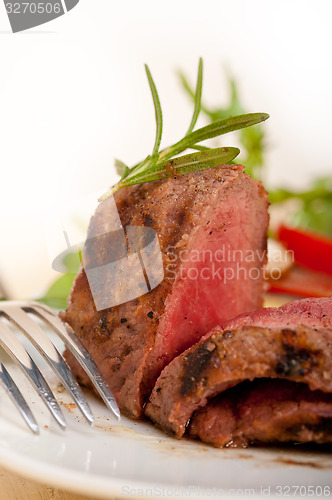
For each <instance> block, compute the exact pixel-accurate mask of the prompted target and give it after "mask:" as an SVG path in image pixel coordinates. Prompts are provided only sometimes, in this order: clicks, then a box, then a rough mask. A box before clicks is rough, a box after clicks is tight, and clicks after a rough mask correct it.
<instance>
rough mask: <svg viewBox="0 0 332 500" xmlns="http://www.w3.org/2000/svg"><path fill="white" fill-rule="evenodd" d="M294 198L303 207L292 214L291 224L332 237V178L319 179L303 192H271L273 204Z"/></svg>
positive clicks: (278, 190)
mask: <svg viewBox="0 0 332 500" xmlns="http://www.w3.org/2000/svg"><path fill="white" fill-rule="evenodd" d="M292 198H294V199H297V200H300V201H301V207H300V208H299V209H298V210H296V211H295V212H294V213H292V214H290V216H289V219H288V222H289V223H292V224H294V225H295V226H300V227H304V228H308V229H311V230H313V231H317V232H319V233H322V234H326V235H328V236H332V177H322V178H318V179H316V180H314V181H313V183H312V186H311V188H310V189H308V190H306V191H302V192H297V191H290V190H288V189H276V190H272V191H270V201H271V203H281V202H284V201H286V200H289V199H292Z"/></svg>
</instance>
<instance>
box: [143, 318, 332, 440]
mask: <svg viewBox="0 0 332 500" xmlns="http://www.w3.org/2000/svg"><path fill="white" fill-rule="evenodd" d="M262 377H264V378H271V377H272V378H285V379H288V380H291V381H294V382H303V383H306V384H308V386H309V388H310V389H311V390H320V391H323V392H328V393H331V392H332V331H325V332H318V331H317V330H314V329H311V328H306V327H299V328H297V329H296V330H292V329H287V328H272V329H268V328H260V327H250V326H245V327H242V328H239V329H237V330H229V331H225V332H223V331H218V330H215V331H214V332H213V333H212V334H211V336H209V337H208V338H206V339H205V340H201V341H200V342H199V343H198V344H196V345H195V346H193V347H192V348H190V349H188V350H187V351H186V352H184V353H183V354H182V355H180V356H178V357H177V358H176V359H174V360H173V361H172V363H170V364H169V365H168V366H167V367H166V368H165V369H164V370H163V372H162V373H161V375H160V377H159V378H158V380H157V382H156V385H155V387H154V390H153V392H152V394H151V396H150V400H149V403H148V405H147V407H146V415H147V416H148V417H150V418H151V419H152V420H153V422H154V423H155V424H156V425H158V426H159V427H161V428H162V429H163V430H164V431H166V432H168V433H170V434H173V435H175V436H176V437H178V438H179V437H181V436H183V434H184V432H185V430H186V427H187V424H188V422H189V420H190V418H191V416H192V414H193V413H194V411H195V410H197V409H198V408H199V407H202V406H205V405H206V403H207V401H208V399H210V398H211V397H213V396H216V395H217V394H219V393H221V392H223V391H225V390H226V389H228V388H230V387H232V386H234V385H237V384H238V383H239V382H241V381H244V380H253V379H255V378H262Z"/></svg>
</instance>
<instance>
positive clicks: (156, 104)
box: [145, 64, 163, 156]
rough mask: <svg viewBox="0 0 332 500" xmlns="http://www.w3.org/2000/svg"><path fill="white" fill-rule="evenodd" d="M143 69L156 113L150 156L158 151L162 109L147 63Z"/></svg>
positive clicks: (161, 128)
mask: <svg viewBox="0 0 332 500" xmlns="http://www.w3.org/2000/svg"><path fill="white" fill-rule="evenodd" d="M145 71H146V75H147V77H148V81H149V85H150V90H151V94H152V99H153V104H154V110H155V115H156V140H155V143H154V147H153V151H152V156H154V155H155V154H156V153H158V151H159V146H160V142H161V136H162V133H163V115H162V111H161V106H160V100H159V96H158V92H157V89H156V86H155V83H154V81H153V78H152V76H151V73H150V70H149V67H148V65H147V64H146V65H145Z"/></svg>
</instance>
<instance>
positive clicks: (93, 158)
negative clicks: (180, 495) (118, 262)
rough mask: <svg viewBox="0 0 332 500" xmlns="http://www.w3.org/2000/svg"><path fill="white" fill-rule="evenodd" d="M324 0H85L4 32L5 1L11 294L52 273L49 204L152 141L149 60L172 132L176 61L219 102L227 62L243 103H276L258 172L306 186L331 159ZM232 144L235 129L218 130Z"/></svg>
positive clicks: (182, 103) (185, 104) (179, 125)
mask: <svg viewBox="0 0 332 500" xmlns="http://www.w3.org/2000/svg"><path fill="white" fill-rule="evenodd" d="M1 9H2V10H1ZM331 19H332V2H331V1H330V0H315V1H305V0H278V1H270V2H266V1H265V0H251V1H250V2H249V1H247V0H205V2H202V1H196V0H190V1H189V0H182V1H178V0H177V1H174V0H168V2H156V1H155V0H151V1H150V0H140V1H139V2H138V1H132V0H131V1H127V2H115V1H111V0H81V1H80V3H79V4H78V6H77V7H76V8H75V9H73V10H72V11H70V12H69V13H68V14H67V15H65V16H63V17H60V18H58V19H57V20H55V21H52V22H51V23H48V24H45V25H43V26H40V27H37V28H35V29H33V30H30V31H27V32H22V33H18V34H12V33H11V32H10V28H9V22H8V20H7V18H6V14H5V11H4V7H3V5H2V4H1V6H0V30H1V32H0V64H1V79H0V111H1V114H0V128H1V133H0V138H1V139H0V140H1V145H0V165H1V180H0V186H1V195H0V230H1V245H0V278H1V282H2V283H3V284H4V285H5V287H6V289H7V292H8V294H9V295H10V296H11V297H32V296H34V295H35V294H38V293H39V292H41V291H42V290H43V289H44V288H45V287H46V286H47V285H48V284H49V283H50V282H51V281H52V279H54V277H55V275H56V273H55V272H54V271H52V269H51V265H50V262H49V258H48V254H47V250H46V244H45V241H44V228H43V220H44V217H45V214H46V213H47V211H48V210H50V209H51V207H52V206H53V207H54V206H56V207H61V206H63V205H64V204H65V203H66V202H68V201H70V200H73V199H76V198H78V197H82V196H84V195H88V194H89V193H91V192H95V191H105V189H106V188H107V187H108V186H109V185H110V184H112V182H113V181H114V178H115V177H114V176H115V174H114V168H113V158H114V157H118V158H120V159H122V160H123V161H125V162H127V163H129V164H130V163H133V162H136V161H137V160H139V159H141V158H143V157H145V156H146V155H147V154H148V153H149V152H150V151H151V148H152V146H153V142H154V126H155V125H154V111H153V105H152V100H151V96H150V92H149V88H148V84H147V81H146V76H145V72H144V66H143V65H144V63H145V62H146V63H148V64H149V67H150V70H151V72H152V75H153V77H154V79H155V82H156V85H157V88H158V91H159V94H160V99H161V104H162V108H163V112H164V136H163V137H164V139H163V144H164V145H167V144H169V143H170V142H171V141H175V140H177V139H179V138H180V137H182V135H183V133H184V132H185V131H186V129H187V127H188V124H189V121H190V119H191V113H192V103H191V102H190V100H189V99H188V98H187V96H186V95H185V94H184V92H183V90H182V88H181V86H180V84H179V80H178V78H177V76H176V71H177V70H178V69H179V68H181V69H182V70H184V71H185V72H186V73H187V75H188V77H190V79H191V81H192V82H193V83H194V81H195V77H196V71H197V64H198V58H199V57H200V56H202V57H203V59H204V64H205V71H204V87H203V99H204V100H205V101H206V102H208V103H210V104H212V105H218V104H221V105H222V104H226V103H227V102H228V97H229V96H228V92H227V91H228V87H227V81H226V78H225V73H224V68H225V67H228V68H229V69H230V70H231V73H232V74H233V75H234V76H235V77H236V79H237V81H238V82H239V90H240V95H241V97H242V101H243V103H244V105H245V107H246V109H247V111H248V112H255V111H264V112H268V113H270V115H271V118H270V119H269V120H268V122H266V123H265V125H264V126H265V127H266V132H267V135H268V147H269V150H268V151H269V153H268V158H267V169H268V175H267V181H268V183H269V184H274V185H276V184H278V185H280V184H283V185H284V184H286V183H287V184H290V185H292V186H299V187H302V186H304V185H306V184H307V183H309V182H310V179H311V178H312V177H313V176H314V175H318V174H320V173H321V174H324V173H327V172H329V173H330V172H331V166H332V149H331V133H332V124H331V120H330V116H332V99H331V89H332V71H331V49H332V30H331ZM227 145H230V146H231V145H233V144H232V137H231V136H230V137H229V139H227Z"/></svg>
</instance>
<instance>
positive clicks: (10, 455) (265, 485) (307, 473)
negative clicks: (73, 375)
mask: <svg viewBox="0 0 332 500" xmlns="http://www.w3.org/2000/svg"><path fill="white" fill-rule="evenodd" d="M0 357H1V360H2V361H5V363H6V366H7V369H8V370H9V371H10V373H11V374H12V375H13V378H14V379H15V381H16V382H17V383H18V385H19V386H20V387H21V388H22V392H23V393H24V395H25V397H26V398H27V400H28V402H29V404H30V406H31V408H32V410H33V412H34V414H35V417H36V418H37V421H38V423H39V425H40V435H33V434H32V433H31V432H30V431H29V429H28V428H27V427H26V425H25V423H24V421H23V420H22V419H21V417H20V416H19V414H18V412H17V411H16V409H15V408H14V406H13V404H12V402H11V401H10V400H9V399H8V397H7V395H6V394H5V392H4V391H3V390H1V391H0V462H1V463H2V465H3V466H4V467H6V468H8V469H11V470H13V471H15V472H16V473H18V474H21V475H24V476H26V477H30V478H31V479H34V480H37V481H40V482H43V483H47V484H49V485H52V486H56V487H59V488H63V489H67V490H70V491H73V492H76V493H82V494H86V495H93V496H96V497H98V498H114V497H126V498H136V497H142V496H145V497H154V496H157V497H160V498H195V499H198V498H199V499H201V498H228V497H230V498H243V497H244V496H246V497H247V496H248V497H250V498H263V497H264V496H268V497H270V498H271V497H272V498H273V497H287V496H289V497H298V498H307V497H308V498H309V497H310V498H312V497H318V496H319V497H322V498H326V497H330V496H332V450H331V448H330V449H321V450H317V449H316V450H309V449H308V448H307V449H303V448H302V447H291V448H270V449H269V448H255V449H254V448H249V449H245V450H237V449H224V450H218V449H214V448H212V447H209V446H205V445H202V444H200V443H198V442H195V441H189V440H186V439H184V440H181V441H178V440H176V439H173V438H171V437H168V436H166V435H164V434H163V433H161V432H160V431H158V430H157V429H156V428H154V427H153V426H152V425H151V424H150V423H149V422H136V421H132V420H129V419H126V418H125V417H123V418H122V419H121V421H120V422H117V421H116V420H115V419H114V418H113V416H112V415H111V414H110V413H108V411H107V410H106V408H105V406H104V405H103V404H102V403H101V402H100V401H99V400H98V399H97V398H95V397H94V396H93V395H92V394H89V393H88V394H87V397H88V400H89V403H90V404H91V407H92V410H93V413H94V416H95V426H94V427H93V428H91V427H90V426H89V425H88V424H87V423H86V422H85V421H84V419H83V417H82V416H81V414H80V413H79V411H78V410H77V408H76V407H75V405H74V403H72V401H71V399H70V397H69V395H68V394H67V393H66V392H65V391H64V390H63V389H62V386H61V384H60V383H59V382H58V380H57V379H56V377H55V376H54V375H53V373H52V372H51V370H50V369H49V368H48V367H47V366H45V363H44V361H43V360H42V359H41V358H40V357H39V355H38V354H37V355H34V358H35V360H37V361H38V364H39V366H41V367H42V372H43V373H44V375H45V377H46V378H47V380H48V382H49V384H50V386H51V388H52V389H53V390H54V393H55V395H56V396H57V399H58V400H59V401H60V402H61V406H62V408H63V412H64V415H65V418H66V420H67V423H68V428H67V429H66V430H65V431H62V430H61V429H60V428H58V426H57V424H56V423H55V422H53V421H52V419H51V417H50V415H49V413H48V410H46V409H45V408H44V405H43V403H42V402H41V401H40V398H39V397H38V396H37V395H36V393H35V391H34V389H33V388H32V387H31V386H30V384H29V383H28V382H27V381H26V379H25V377H24V376H23V375H22V374H21V372H20V371H19V369H18V368H17V367H16V366H15V365H14V364H13V363H12V362H11V361H10V360H8V358H7V355H6V354H4V353H0Z"/></svg>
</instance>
